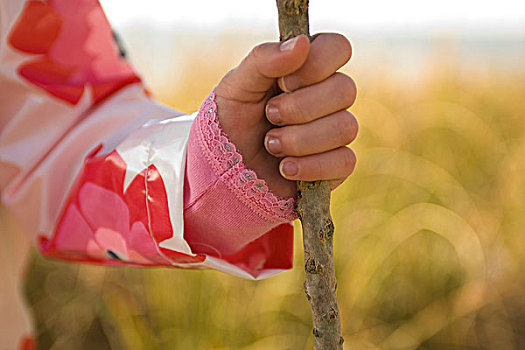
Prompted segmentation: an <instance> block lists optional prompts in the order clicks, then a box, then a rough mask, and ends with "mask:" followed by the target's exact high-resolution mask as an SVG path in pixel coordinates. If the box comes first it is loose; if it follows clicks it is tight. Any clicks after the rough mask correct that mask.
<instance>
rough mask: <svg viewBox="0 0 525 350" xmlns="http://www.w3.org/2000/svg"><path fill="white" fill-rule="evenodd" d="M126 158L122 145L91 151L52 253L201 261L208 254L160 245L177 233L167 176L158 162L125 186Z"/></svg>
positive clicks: (43, 244)
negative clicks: (119, 148)
mask: <svg viewBox="0 0 525 350" xmlns="http://www.w3.org/2000/svg"><path fill="white" fill-rule="evenodd" d="M125 171H126V164H125V162H124V160H123V159H122V158H121V157H120V156H119V154H118V152H117V151H113V152H112V153H111V154H109V155H105V156H99V157H97V156H91V157H88V159H87V160H86V164H85V167H84V170H83V172H82V174H81V176H80V178H79V179H78V181H77V183H76V185H75V188H73V190H72V191H71V194H70V196H69V198H68V200H67V202H66V205H65V206H64V210H63V213H62V215H61V217H60V219H59V220H58V224H57V227H56V229H55V232H54V234H53V236H52V237H51V238H50V239H46V238H44V237H41V238H40V249H41V251H42V252H43V253H44V254H45V255H47V256H53V257H57V258H61V259H64V260H74V261H89V262H95V263H104V264H136V265H141V266H151V265H171V263H172V262H177V263H198V262H202V261H204V259H205V257H204V256H202V255H197V256H190V255H187V254H183V253H179V252H175V251H172V250H169V249H164V248H161V247H159V246H158V244H159V243H160V242H161V241H164V240H166V239H168V238H170V237H172V236H173V229H172V225H171V220H170V216H169V209H168V199H167V195H166V191H165V187H164V182H163V181H162V177H161V176H160V173H159V172H158V170H157V169H156V168H155V166H154V165H151V166H149V167H148V168H147V169H144V170H143V171H142V172H141V173H140V174H139V175H137V176H136V177H135V178H134V179H133V181H132V182H131V184H130V185H129V187H128V188H127V189H126V190H125V191H124V178H125Z"/></svg>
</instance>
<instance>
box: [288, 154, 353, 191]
mask: <svg viewBox="0 0 525 350" xmlns="http://www.w3.org/2000/svg"><path fill="white" fill-rule="evenodd" d="M355 164H356V157H355V154H354V152H353V151H352V150H351V149H350V148H348V147H339V148H337V149H334V150H331V151H328V152H324V153H320V154H314V155H311V156H306V157H286V158H284V159H283V160H281V163H280V164H279V171H280V173H281V175H282V176H283V177H284V178H286V179H288V180H301V181H316V180H334V181H333V182H334V185H335V186H336V185H338V184H340V183H341V182H342V181H341V180H342V179H345V178H346V177H348V176H349V175H350V174H351V173H352V172H353V171H354V168H355Z"/></svg>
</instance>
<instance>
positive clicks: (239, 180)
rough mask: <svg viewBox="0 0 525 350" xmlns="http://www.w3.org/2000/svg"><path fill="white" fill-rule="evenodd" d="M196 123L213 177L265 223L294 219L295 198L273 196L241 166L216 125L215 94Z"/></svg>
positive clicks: (235, 153) (217, 123) (211, 94)
mask: <svg viewBox="0 0 525 350" xmlns="http://www.w3.org/2000/svg"><path fill="white" fill-rule="evenodd" d="M196 123H197V130H198V131H199V132H198V134H199V137H200V138H202V140H201V141H202V142H201V145H202V147H203V149H204V154H205V156H206V158H207V160H208V162H209V163H210V164H211V166H212V169H213V170H214V171H215V173H216V174H218V175H219V176H224V177H225V180H226V184H227V186H228V187H229V188H230V190H232V191H233V193H234V194H235V195H236V196H237V198H239V199H240V200H241V201H242V202H243V203H245V204H246V205H248V206H249V207H250V208H251V209H252V210H254V211H255V212H256V213H257V214H259V215H262V216H263V218H265V219H270V220H271V219H275V217H278V218H280V219H283V220H286V221H292V220H295V219H296V218H297V214H296V212H295V198H280V197H278V196H276V195H275V194H274V193H272V192H271V191H270V189H269V188H268V186H267V185H266V182H265V181H264V180H262V179H259V178H258V177H257V174H256V173H255V171H253V170H251V169H247V168H246V167H245V166H244V163H243V162H242V156H241V154H240V153H239V152H238V151H237V148H236V147H235V145H234V144H233V143H232V142H231V141H230V140H229V139H228V137H227V136H226V135H225V134H224V132H223V131H222V129H221V126H220V124H219V119H218V117H217V104H216V103H215V91H212V92H211V93H210V95H209V96H208V97H207V98H206V100H204V102H203V103H202V106H201V108H200V110H199V113H198V115H197V118H196ZM264 214H265V215H264Z"/></svg>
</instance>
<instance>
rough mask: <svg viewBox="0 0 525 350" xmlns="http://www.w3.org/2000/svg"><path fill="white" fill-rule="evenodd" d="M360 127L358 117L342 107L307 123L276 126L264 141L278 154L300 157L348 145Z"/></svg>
mask: <svg viewBox="0 0 525 350" xmlns="http://www.w3.org/2000/svg"><path fill="white" fill-rule="evenodd" d="M357 129H358V126H357V120H356V119H355V117H354V116H353V115H352V113H350V112H348V111H346V110H343V111H339V112H336V113H333V114H330V115H328V116H326V117H323V118H320V119H317V120H314V121H312V122H310V123H307V124H300V125H291V126H285V127H282V128H273V129H271V130H270V131H268V132H267V133H266V137H265V142H264V143H265V147H266V150H267V151H268V153H270V154H271V155H273V156H275V157H278V158H282V157H286V156H295V157H301V156H307V155H312V154H316V153H322V152H326V151H329V150H332V149H336V148H338V147H341V146H345V145H347V144H349V143H350V142H352V141H353V140H354V139H355V137H356V136H357Z"/></svg>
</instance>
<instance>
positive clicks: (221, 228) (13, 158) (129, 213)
mask: <svg viewBox="0 0 525 350" xmlns="http://www.w3.org/2000/svg"><path fill="white" fill-rule="evenodd" d="M0 6H1V8H0V16H1V17H0V35H1V36H0V39H1V40H0V190H1V195H2V202H3V204H4V205H5V206H6V207H7V208H8V209H9V211H10V212H11V213H12V215H13V216H14V217H15V218H17V219H18V221H19V222H20V223H22V225H23V227H24V229H25V231H26V232H28V233H29V234H30V236H31V237H32V238H33V239H34V241H35V243H36V244H37V246H38V248H39V250H40V251H41V252H42V253H43V254H44V255H46V256H51V257H55V258H60V259H64V260H70V261H84V262H94V263H102V264H116V265H119V264H133V265H141V266H176V267H188V268H204V267H210V268H214V269H218V270H222V271H225V272H227V273H230V274H234V275H238V276H241V277H246V278H262V277H266V276H268V275H271V274H273V273H275V272H277V271H280V270H283V269H287V268H290V267H291V255H292V245H293V242H292V237H293V228H292V225H291V224H290V221H291V220H293V218H294V214H293V209H290V208H292V207H293V199H279V198H276V197H275V196H273V195H272V194H271V192H269V191H268V189H267V188H266V186H265V185H264V182H263V181H261V180H258V179H257V177H256V174H255V173H253V172H252V171H250V170H249V169H245V168H244V166H243V165H242V157H240V155H239V154H238V152H236V151H235V147H234V146H233V144H231V143H230V142H229V141H228V140H227V138H226V137H225V135H223V134H222V133H221V131H220V126H219V125H218V122H217V121H216V118H215V117H214V116H215V115H216V111H217V110H216V106H215V104H214V100H213V93H212V94H211V95H210V97H209V98H208V99H206V100H205V102H204V103H203V106H202V107H201V109H200V111H199V112H198V113H195V114H193V115H182V114H181V113H180V112H177V111H175V110H173V109H171V108H168V107H166V106H163V105H160V104H158V103H156V102H155V101H154V100H152V99H151V98H150V97H149V96H148V93H147V92H146V91H145V89H144V87H143V85H142V83H141V80H140V78H139V77H138V76H137V74H136V73H135V72H134V71H133V69H132V68H131V66H130V65H129V64H128V63H127V61H126V60H125V59H124V57H123V54H122V50H121V49H120V48H119V47H118V45H117V44H116V42H115V40H114V38H113V34H112V31H111V28H110V26H109V23H108V22H107V19H106V18H105V15H104V13H103V11H102V9H101V7H100V4H99V3H98V1H96V0H82V1H80V0H79V1H71V0H48V1H41V0H39V1H35V0H29V1H25V2H23V1H16V0H0ZM204 126H208V127H207V128H205V127H204ZM217 140H219V141H218V142H219V143H218V144H217V142H216V141H217ZM214 142H215V143H214ZM217 145H218V147H217ZM221 150H228V151H232V150H233V152H228V153H227V155H228V156H229V157H233V158H235V157H236V163H235V164H233V163H231V164H232V166H228V160H226V161H225V160H224V159H223V158H221V153H220V152H221ZM217 152H219V153H217ZM233 158H232V159H233ZM247 180H249V181H247ZM224 208H229V209H230V210H225V209H224Z"/></svg>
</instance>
